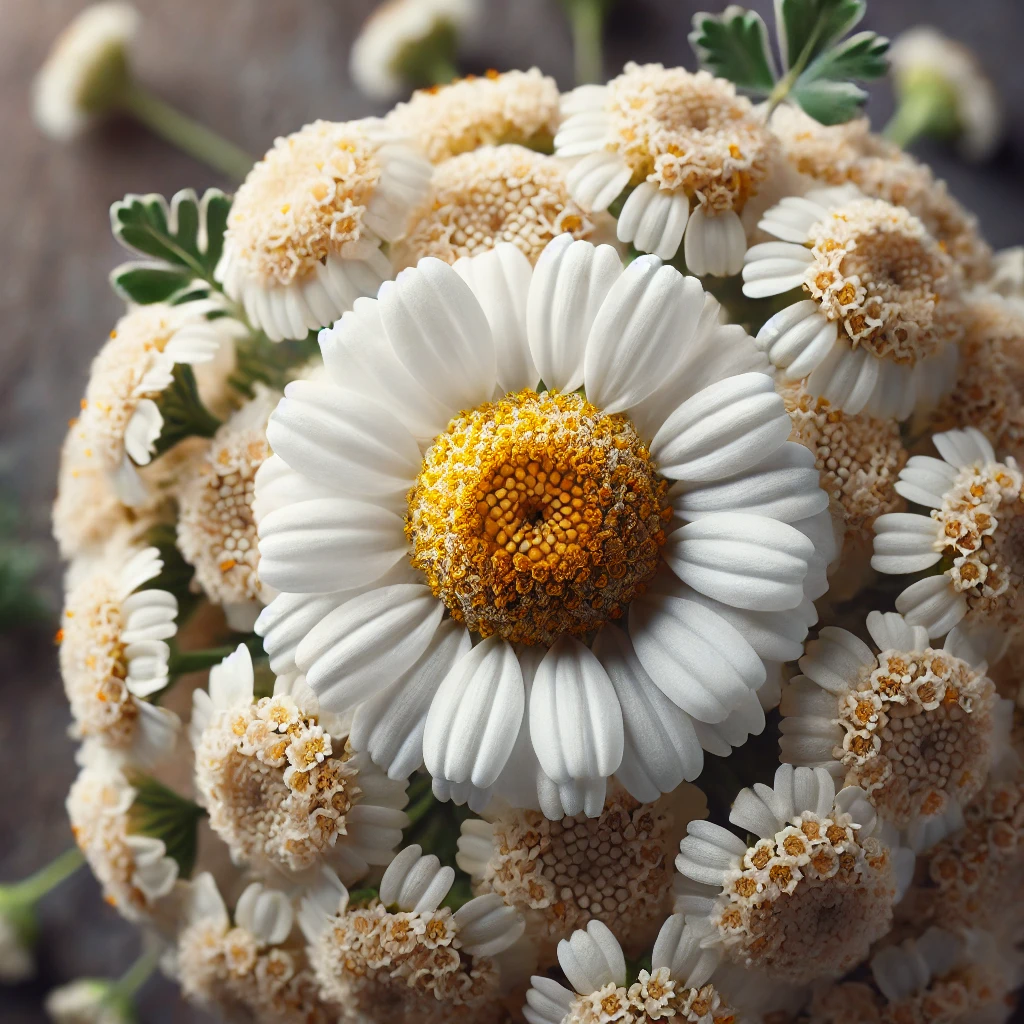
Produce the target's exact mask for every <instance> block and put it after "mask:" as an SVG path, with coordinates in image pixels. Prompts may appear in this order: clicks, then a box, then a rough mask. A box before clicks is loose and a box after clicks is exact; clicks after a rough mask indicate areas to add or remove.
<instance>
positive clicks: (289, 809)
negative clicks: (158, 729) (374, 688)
mask: <svg viewBox="0 0 1024 1024" xmlns="http://www.w3.org/2000/svg"><path fill="white" fill-rule="evenodd" d="M253 686H254V676H253V667H252V658H251V656H250V654H249V651H248V648H246V647H245V646H244V645H240V646H239V647H238V649H237V650H236V651H235V652H234V654H231V655H229V656H228V657H227V658H225V659H224V661H223V662H221V663H220V665H218V666H216V667H214V668H213V669H211V671H210V683H209V693H207V692H206V691H205V690H196V691H195V692H194V694H193V712H192V723H191V736H192V744H193V747H194V748H195V752H196V787H197V789H198V791H199V793H200V795H201V797H202V802H203V804H204V805H205V807H206V809H207V811H208V812H209V815H210V826H211V828H213V830H214V831H215V832H216V833H217V835H219V836H220V838H221V839H222V840H223V841H224V842H225V843H227V845H228V847H229V848H230V850H231V854H232V857H233V858H234V859H235V860H236V861H237V862H239V863H244V864H248V865H251V866H252V867H254V868H256V869H257V870H261V871H274V870H277V871H282V872H300V871H303V870H305V869H307V868H311V867H315V866H316V865H317V864H319V863H320V862H321V861H323V860H325V859H326V860H327V861H328V862H329V863H331V864H333V865H335V866H336V867H337V869H338V871H339V872H340V873H341V874H343V875H344V876H345V877H346V878H348V879H350V880H352V881H354V880H356V879H358V878H360V877H361V876H362V875H364V874H365V873H366V872H367V870H368V869H369V866H370V865H371V864H386V863H387V862H388V860H389V859H390V857H391V851H392V850H393V849H394V847H395V845H396V844H397V843H398V842H399V841H400V839H401V836H402V829H403V828H404V827H405V825H406V824H407V822H408V819H407V817H406V815H405V813H404V812H403V811H402V810H401V808H402V807H403V806H404V805H405V802H406V796H405V788H406V786H405V783H404V782H394V781H392V780H390V779H388V778H386V777H385V776H384V775H383V774H382V773H381V772H380V771H379V770H377V769H376V768H375V767H374V766H373V764H372V763H371V762H370V760H369V758H367V757H365V756H353V754H352V751H351V748H350V747H349V746H348V744H347V743H345V741H344V740H343V739H342V738H340V737H337V736H335V737H332V736H331V735H330V733H328V732H326V731H325V730H324V727H323V724H322V723H321V721H320V718H319V712H318V708H317V707H316V700H315V698H314V697H313V696H312V694H311V693H309V692H308V690H307V691H304V690H303V688H302V687H300V686H292V690H293V692H294V693H295V694H296V696H292V694H291V693H288V692H278V693H276V694H275V696H273V697H262V698H260V700H258V701H256V702H255V703H253ZM278 689H279V690H283V688H281V687H279V688H278ZM335 748H337V749H335Z"/></svg>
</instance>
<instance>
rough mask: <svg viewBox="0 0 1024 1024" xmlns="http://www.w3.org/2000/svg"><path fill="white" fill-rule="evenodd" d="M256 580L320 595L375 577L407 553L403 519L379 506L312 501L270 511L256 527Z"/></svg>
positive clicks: (344, 501) (320, 499) (342, 501)
mask: <svg viewBox="0 0 1024 1024" xmlns="http://www.w3.org/2000/svg"><path fill="white" fill-rule="evenodd" d="M259 532H260V579H261V580H262V581H263V582H264V583H266V584H267V585H268V586H271V587H273V588H274V589H275V590H284V591H290V592H296V593H304V594H323V593H328V592H330V591H336V590H347V589H349V588H351V587H358V586H361V585H363V584H364V583H369V582H371V581H372V580H375V579H379V578H380V577H381V576H383V575H384V573H386V572H387V571H388V569H390V568H391V567H392V566H393V565H394V564H395V563H396V562H397V561H398V560H399V559H400V558H402V557H403V556H404V555H405V554H406V552H407V550H408V545H407V542H406V539H405V533H404V530H403V525H402V520H401V518H400V517H399V516H397V515H396V514H395V513H394V512H391V511H390V510H388V509H386V508H384V507H382V506H381V505H376V504H371V503H369V502H365V501H352V500H349V499H348V498H315V499H313V500H312V501H298V502H295V503H294V504H292V505H285V506H284V507H283V508H279V509H275V510H274V511H273V512H268V513H267V514H266V515H265V516H264V517H263V520H262V522H261V523H260V526H259Z"/></svg>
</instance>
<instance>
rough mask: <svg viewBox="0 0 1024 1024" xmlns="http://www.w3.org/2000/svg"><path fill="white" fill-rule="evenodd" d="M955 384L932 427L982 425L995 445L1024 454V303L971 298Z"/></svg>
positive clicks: (932, 419)
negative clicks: (1023, 306) (1019, 304)
mask: <svg viewBox="0 0 1024 1024" xmlns="http://www.w3.org/2000/svg"><path fill="white" fill-rule="evenodd" d="M966 313H967V319H966V327H967V331H966V334H965V336H964V340H963V341H962V342H961V343H960V371H959V375H958V377H957V381H956V384H955V385H954V387H953V390H952V391H951V392H950V393H949V394H948V395H947V396H946V397H945V398H944V399H943V400H942V402H941V404H940V405H939V407H938V408H937V409H935V410H934V412H933V413H932V415H931V417H930V423H929V426H930V430H931V432H936V431H942V430H949V429H951V428H954V427H960V428H965V427H976V428H977V429H978V430H980V431H981V432H982V433H983V434H984V435H985V436H986V437H987V438H990V439H991V441H992V444H993V447H995V448H996V449H998V450H999V451H1005V452H1006V453H1007V454H1009V455H1013V456H1014V458H1016V459H1017V460H1018V461H1019V460H1020V459H1024V308H1021V307H1020V306H1017V305H1015V304H1014V303H1013V302H1012V300H1011V301H1008V300H1007V299H1004V298H1002V297H1000V296H997V295H985V296H980V297H976V298H973V299H971V300H970V301H969V302H968V303H967V308H966Z"/></svg>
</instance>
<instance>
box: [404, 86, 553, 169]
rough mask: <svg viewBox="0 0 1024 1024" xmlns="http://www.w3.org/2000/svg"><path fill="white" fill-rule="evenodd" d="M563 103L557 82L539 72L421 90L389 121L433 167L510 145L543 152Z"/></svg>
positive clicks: (548, 145) (546, 148)
mask: <svg viewBox="0 0 1024 1024" xmlns="http://www.w3.org/2000/svg"><path fill="white" fill-rule="evenodd" d="M560 98H561V97H560V95H559V92H558V85H557V83H556V82H555V80H554V79H553V78H551V77H549V76H548V75H543V74H541V73H540V71H538V70H537V68H530V70H529V71H504V72H501V73H500V74H499V73H498V72H497V71H488V72H487V74H486V75H482V76H481V77H479V78H477V77H475V76H473V75H469V76H467V77H466V78H460V79H458V81H455V82H452V83H451V84H450V85H439V86H434V87H433V88H430V89H420V90H418V91H417V92H414V93H413V94H412V98H411V99H410V100H409V101H408V102H407V103H399V104H398V106H396V107H395V109H394V110H392V111H391V113H389V114H388V115H387V117H386V118H385V121H386V123H387V124H388V126H389V127H390V128H392V129H393V130H394V131H395V133H396V134H397V135H399V136H401V137H402V138H405V139H408V140H409V141H410V142H413V143H415V144H416V145H417V146H418V147H419V148H420V149H421V150H422V151H423V152H424V153H426V155H427V157H428V158H429V160H430V162H431V163H433V164H439V163H441V162H442V161H445V160H448V159H450V158H451V157H453V156H459V155H460V154H462V153H468V152H470V151H471V150H474V149H480V148H481V147H482V146H499V145H503V144H507V143H513V144H516V145H520V146H527V147H529V148H530V149H536V150H542V151H543V150H548V149H549V147H550V145H551V143H552V140H553V139H554V137H555V132H556V131H557V130H558V122H559V116H560V115H559V102H560Z"/></svg>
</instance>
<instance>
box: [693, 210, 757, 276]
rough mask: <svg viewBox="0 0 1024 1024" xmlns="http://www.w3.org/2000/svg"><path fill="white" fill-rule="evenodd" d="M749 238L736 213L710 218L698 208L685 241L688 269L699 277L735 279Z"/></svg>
mask: <svg viewBox="0 0 1024 1024" xmlns="http://www.w3.org/2000/svg"><path fill="white" fill-rule="evenodd" d="M746 248H747V235H746V232H745V231H744V230H743V222H742V221H741V220H740V218H739V214H737V213H736V212H735V211H734V210H726V211H724V212H723V213H715V214H711V213H708V212H707V209H706V208H705V207H704V206H698V207H697V208H696V209H695V210H694V211H693V213H691V214H690V219H689V222H688V223H687V225H686V234H685V236H684V238H683V256H684V259H685V260H686V267H687V269H688V270H689V271H690V273H691V274H694V275H696V276H697V277H706V276H711V277H732V276H733V275H735V274H738V273H739V272H740V271H741V270H742V269H743V256H744V253H745V252H746Z"/></svg>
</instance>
